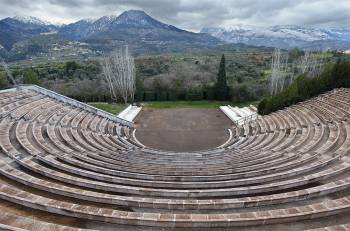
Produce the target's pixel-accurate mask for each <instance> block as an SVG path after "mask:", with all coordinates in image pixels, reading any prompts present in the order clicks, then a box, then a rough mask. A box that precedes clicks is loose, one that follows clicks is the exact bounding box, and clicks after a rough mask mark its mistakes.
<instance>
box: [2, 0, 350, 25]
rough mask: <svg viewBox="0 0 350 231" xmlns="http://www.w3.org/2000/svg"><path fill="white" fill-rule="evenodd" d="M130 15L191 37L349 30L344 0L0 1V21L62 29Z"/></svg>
mask: <svg viewBox="0 0 350 231" xmlns="http://www.w3.org/2000/svg"><path fill="white" fill-rule="evenodd" d="M129 9H141V10H145V11H146V12H147V13H148V14H150V15H151V16H153V17H155V18H157V19H159V20H161V21H163V22H165V23H168V24H172V25H175V26H177V27H180V28H183V29H187V30H193V31H198V30H200V29H201V28H202V27H208V26H220V25H230V24H237V23H240V24H253V25H263V26H268V25H283V24H298V25H308V26H333V27H347V28H350V3H349V0H337V1H334V0H221V1H214V0H147V1H146V0H47V1H43V0H0V18H5V17H9V16H14V15H31V16H36V17H39V18H42V19H45V20H49V21H53V22H61V23H69V22H74V21H77V20H79V19H81V18H91V17H93V18H97V17H101V16H103V15H109V14H115V15H118V14H120V13H122V12H123V11H125V10H129Z"/></svg>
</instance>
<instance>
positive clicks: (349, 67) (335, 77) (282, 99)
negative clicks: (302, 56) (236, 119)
mask: <svg viewBox="0 0 350 231" xmlns="http://www.w3.org/2000/svg"><path fill="white" fill-rule="evenodd" d="M341 87H350V62H349V61H345V60H340V59H339V60H338V62H337V63H335V64H329V65H327V66H325V68H324V70H323V72H322V73H321V75H320V76H319V77H316V78H313V79H310V78H308V77H306V76H305V75H301V76H299V77H298V78H297V79H296V81H295V82H294V83H293V84H291V85H290V86H289V87H288V88H286V89H285V90H283V91H282V92H280V93H278V94H277V95H274V96H270V97H266V98H265V99H263V100H262V101H261V102H260V103H259V106H258V112H259V114H261V115H266V114H269V113H271V112H274V111H277V110H280V109H283V108H284V107H287V106H290V105H292V104H295V103H298V102H301V101H304V100H307V99H309V98H311V97H314V96H316V95H319V94H321V93H323V92H326V91H329V90H332V89H334V88H341Z"/></svg>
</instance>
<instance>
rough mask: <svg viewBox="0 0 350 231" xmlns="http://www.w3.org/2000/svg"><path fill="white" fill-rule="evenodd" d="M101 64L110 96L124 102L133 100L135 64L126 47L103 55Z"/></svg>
mask: <svg viewBox="0 0 350 231" xmlns="http://www.w3.org/2000/svg"><path fill="white" fill-rule="evenodd" d="M101 66H102V72H103V75H104V77H105V78H106V80H107V83H108V86H109V90H110V92H111V95H112V98H113V99H114V100H117V99H118V98H119V97H121V98H122V99H123V101H124V103H125V104H126V103H127V102H128V101H134V94H135V84H136V79H135V64H134V58H133V57H132V56H131V54H130V53H129V50H128V47H127V46H126V47H124V48H122V49H120V50H117V51H114V52H113V53H111V55H109V56H107V57H104V58H103V59H102V61H101Z"/></svg>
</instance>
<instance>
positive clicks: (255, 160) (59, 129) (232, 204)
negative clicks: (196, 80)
mask: <svg viewBox="0 0 350 231" xmlns="http://www.w3.org/2000/svg"><path fill="white" fill-rule="evenodd" d="M349 113H350V89H335V90H333V91H331V92H327V93H325V94H323V95H320V96H318V97H316V98H313V99H310V100H308V101H305V102H302V103H299V104H297V105H294V106H291V107H289V108H286V109H284V110H281V111H278V112H275V113H272V114H270V115H267V116H259V117H258V118H257V119H256V120H254V121H251V122H250V123H245V124H243V125H242V126H238V127H235V126H231V131H232V134H231V136H230V138H229V139H228V140H227V141H226V142H225V143H223V144H222V145H220V146H217V147H213V148H210V149H207V150H202V151H191V152H176V151H165V150H161V149H156V148H150V147H146V146H144V145H143V144H141V143H140V140H139V139H137V138H136V136H135V133H136V134H137V131H136V132H134V131H135V130H134V129H135V126H134V124H133V123H130V122H128V121H124V120H122V119H120V118H117V117H115V116H113V115H111V114H108V113H105V112H103V111H100V110H97V109H95V108H92V107H89V106H87V105H85V104H83V103H79V102H77V101H74V100H71V99H69V98H66V97H63V96H59V95H57V94H55V93H53V92H50V91H48V90H45V89H42V88H38V87H35V86H19V87H17V88H14V89H9V90H4V91H1V92H0V147H1V148H0V173H1V174H0V182H1V183H0V198H1V201H0V229H1V230H126V231H128V230H242V231H244V230H276V231H277V230H287V231H288V230H350V213H349V212H350V190H349V189H350V174H349V173H350V171H349V170H350V159H349V156H348V154H349V151H350V120H349ZM200 119H201V118H198V120H200ZM140 122H142V121H140ZM140 122H139V123H140ZM208 139H210V137H209V138H208Z"/></svg>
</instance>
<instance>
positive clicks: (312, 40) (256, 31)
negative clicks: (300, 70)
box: [201, 25, 350, 49]
mask: <svg viewBox="0 0 350 231" xmlns="http://www.w3.org/2000/svg"><path fill="white" fill-rule="evenodd" d="M201 32H202V33H208V34H210V35H212V36H214V37H216V38H219V39H221V40H223V41H225V42H230V43H245V44H248V45H255V46H271V47H280V48H293V47H309V46H313V45H315V44H318V46H320V48H321V49H324V48H325V47H327V46H329V48H332V44H333V45H335V44H338V45H339V44H342V45H341V46H344V45H345V46H348V44H347V43H348V42H349V44H350V29H338V28H328V29H320V28H310V27H302V26H291V25H286V26H271V27H257V26H249V25H232V26H227V27H213V28H203V29H202V30H201ZM335 41H342V42H341V43H339V42H338V43H335Z"/></svg>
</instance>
